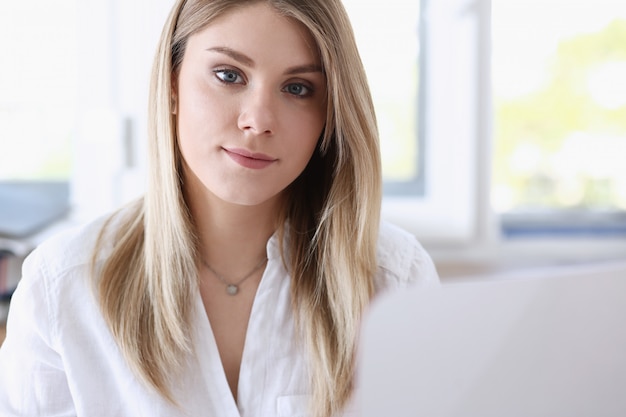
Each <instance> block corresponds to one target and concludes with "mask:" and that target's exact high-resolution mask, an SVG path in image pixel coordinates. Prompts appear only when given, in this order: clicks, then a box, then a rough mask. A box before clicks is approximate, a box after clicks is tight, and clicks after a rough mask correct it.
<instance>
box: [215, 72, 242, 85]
mask: <svg viewBox="0 0 626 417" xmlns="http://www.w3.org/2000/svg"><path fill="white" fill-rule="evenodd" d="M213 72H214V73H215V76H216V77H217V78H218V79H219V80H220V81H221V82H223V83H226V84H241V83H243V78H242V77H241V75H240V74H239V73H238V72H237V71H234V70H229V69H219V70H215V71H213Z"/></svg>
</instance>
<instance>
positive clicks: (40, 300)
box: [0, 221, 439, 417]
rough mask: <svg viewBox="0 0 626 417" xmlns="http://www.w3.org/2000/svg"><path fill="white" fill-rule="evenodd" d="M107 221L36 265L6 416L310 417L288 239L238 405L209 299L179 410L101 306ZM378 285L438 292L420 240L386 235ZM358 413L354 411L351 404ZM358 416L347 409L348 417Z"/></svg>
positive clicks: (261, 311) (249, 345) (9, 346)
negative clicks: (99, 242)
mask: <svg viewBox="0 0 626 417" xmlns="http://www.w3.org/2000/svg"><path fill="white" fill-rule="evenodd" d="M101 226H102V221H97V222H94V223H92V224H90V225H87V226H84V227H82V228H79V229H76V230H72V231H68V232H64V233H62V234H61V235H58V236H56V237H54V238H52V239H50V240H49V241H47V242H45V243H44V244H42V245H41V246H40V247H39V248H37V249H36V250H35V251H34V252H33V253H32V254H31V255H30V256H29V257H28V258H27V259H26V261H25V262H24V267H23V276H22V280H21V282H20V284H19V286H18V289H17V291H16V292H15V294H14V296H13V299H12V301H11V307H10V312H9V318H8V322H7V337H6V340H5V342H4V344H3V345H2V348H1V349H0V415H1V416H4V417H10V416H28V417H36V416H49V417H52V416H54V417H70V416H80V417H98V416H103V417H104V416H106V417H112V416H120V417H140V416H145V417H174V416H176V417H178V416H189V417H199V416H208V417H283V416H289V417H304V416H307V415H308V414H307V406H308V398H309V397H308V396H309V394H310V387H309V385H308V379H307V371H306V368H305V358H304V354H303V352H302V349H301V346H300V345H299V344H297V343H295V342H294V341H295V340H296V339H295V336H294V320H293V315H292V312H291V308H290V290H289V285H290V279H289V274H288V273H287V271H286V270H285V269H284V267H283V263H282V261H281V257H280V253H279V247H278V242H277V237H276V236H273V237H272V238H271V239H270V240H269V241H268V244H267V257H268V263H267V267H266V269H265V272H264V273H263V277H262V279H261V283H260V285H259V287H258V290H257V293H256V296H255V299H254V304H253V307H252V312H251V315H250V321H249V324H248V329H247V334H246V339H245V340H246V341H245V346H244V352H243V357H242V363H241V370H240V376H239V385H238V395H237V398H238V400H237V402H235V400H234V399H233V396H232V394H231V392H230V388H229V385H228V382H227V380H226V376H225V373H224V370H223V367H222V364H221V361H220V356H219V353H218V350H217V345H216V343H215V339H214V337H213V333H212V331H211V326H210V324H209V321H208V318H207V316H206V313H205V310H204V306H203V304H202V299H201V297H200V294H198V296H197V297H196V299H195V307H196V308H195V313H194V314H195V315H194V316H193V331H194V334H193V343H194V345H193V348H194V350H193V354H190V355H189V357H188V358H187V361H186V365H185V366H184V367H183V369H181V372H183V375H184V377H183V378H180V382H179V383H178V384H177V385H176V386H175V387H174V395H175V399H176V401H177V403H178V406H174V405H172V404H171V403H169V402H168V401H166V400H165V399H163V398H162V397H160V396H159V394H157V393H156V392H155V391H153V390H152V389H151V388H149V387H147V386H145V385H143V384H142V383H141V382H140V381H139V380H138V379H137V377H136V376H135V374H134V373H133V372H132V371H131V369H130V368H129V367H128V365H127V363H126V361H125V360H124V358H123V356H122V354H121V352H120V350H119V349H118V346H117V345H116V343H115V341H114V340H113V337H112V335H111V333H110V332H109V329H108V327H107V326H106V324H105V322H104V320H103V317H102V315H101V313H100V310H99V306H98V303H97V301H96V300H95V297H94V293H93V290H92V286H91V283H90V280H91V277H90V261H91V255H92V250H93V247H94V243H95V239H96V237H97V235H98V232H99V230H100V228H101ZM378 263H379V268H378V273H377V275H376V287H377V289H378V290H379V291H380V290H383V289H388V288H394V287H395V288H400V287H404V286H406V285H409V284H416V285H437V283H438V282H439V280H438V277H437V273H436V271H435V268H434V266H433V263H432V261H431V259H430V257H429V256H428V255H427V254H426V252H425V251H424V249H423V248H422V247H421V246H420V245H419V243H418V242H417V241H416V239H415V238H414V237H413V236H411V235H409V234H408V233H406V232H404V231H402V230H400V229H398V228H396V227H394V226H391V225H388V224H383V225H382V226H381V230H380V237H379V244H378ZM349 408H351V407H349ZM351 415H354V414H353V412H350V411H346V412H345V413H344V414H343V416H346V417H347V416H351Z"/></svg>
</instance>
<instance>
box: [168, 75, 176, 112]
mask: <svg viewBox="0 0 626 417" xmlns="http://www.w3.org/2000/svg"><path fill="white" fill-rule="evenodd" d="M171 85H172V91H171V92H170V111H171V112H172V114H176V113H177V112H178V78H177V77H176V75H175V74H172V79H171Z"/></svg>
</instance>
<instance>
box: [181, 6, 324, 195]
mask: <svg viewBox="0 0 626 417" xmlns="http://www.w3.org/2000/svg"><path fill="white" fill-rule="evenodd" d="M314 45H315V44H314V41H313V40H312V38H311V36H310V34H308V32H307V31H306V29H305V28H304V27H303V26H301V25H300V24H299V23H297V22H295V21H293V20H290V19H288V18H286V17H284V16H281V15H279V14H278V13H277V12H276V11H275V10H274V9H273V8H271V6H269V5H267V4H265V3H264V2H261V3H256V4H254V5H251V6H246V7H243V8H236V9H234V10H232V11H230V12H228V13H226V14H224V15H222V16H220V17H219V18H217V19H216V20H214V21H213V22H211V23H210V24H209V25H208V26H207V27H206V28H204V29H203V30H202V31H200V32H198V33H196V34H194V35H193V36H191V37H190V38H189V40H188V42H187V46H186V50H185V54H184V56H183V61H182V64H181V67H180V70H179V72H178V77H177V79H176V80H175V91H174V94H175V97H176V101H177V107H176V115H177V122H178V141H179V147H180V150H181V153H182V156H183V166H184V175H185V187H186V192H187V193H188V194H191V196H192V198H194V197H198V195H201V196H206V197H208V198H217V199H219V200H220V201H224V202H228V203H232V204H239V205H249V206H250V205H258V204H263V203H267V202H273V201H279V199H280V198H281V195H282V192H283V191H284V190H285V188H286V187H287V186H288V185H289V184H290V183H291V182H293V181H294V180H295V179H296V178H297V177H298V176H299V175H300V173H301V172H302V171H303V170H304V168H305V167H306V165H307V163H308V161H309V159H310V158H311V155H312V154H313V152H314V151H315V148H316V145H317V142H318V139H319V137H320V135H321V132H322V130H323V127H324V122H325V119H326V105H325V97H326V90H325V88H326V82H325V78H324V75H323V73H322V71H321V64H320V59H319V57H318V55H317V53H316V48H315V47H314Z"/></svg>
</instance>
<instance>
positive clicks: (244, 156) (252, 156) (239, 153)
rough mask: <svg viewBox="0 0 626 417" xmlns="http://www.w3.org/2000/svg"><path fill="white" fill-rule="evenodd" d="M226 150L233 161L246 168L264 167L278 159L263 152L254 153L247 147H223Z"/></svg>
mask: <svg viewBox="0 0 626 417" xmlns="http://www.w3.org/2000/svg"><path fill="white" fill-rule="evenodd" d="M222 149H224V151H226V155H228V156H229V157H230V158H231V159H232V160H233V161H235V162H236V163H238V164H239V165H241V166H242V167H244V168H250V169H263V168H266V167H268V166H269V165H271V164H273V163H274V162H276V161H277V160H276V159H275V158H272V157H271V156H268V155H265V154H262V153H253V152H250V151H247V150H245V149H239V148H229V149H226V148H222Z"/></svg>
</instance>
